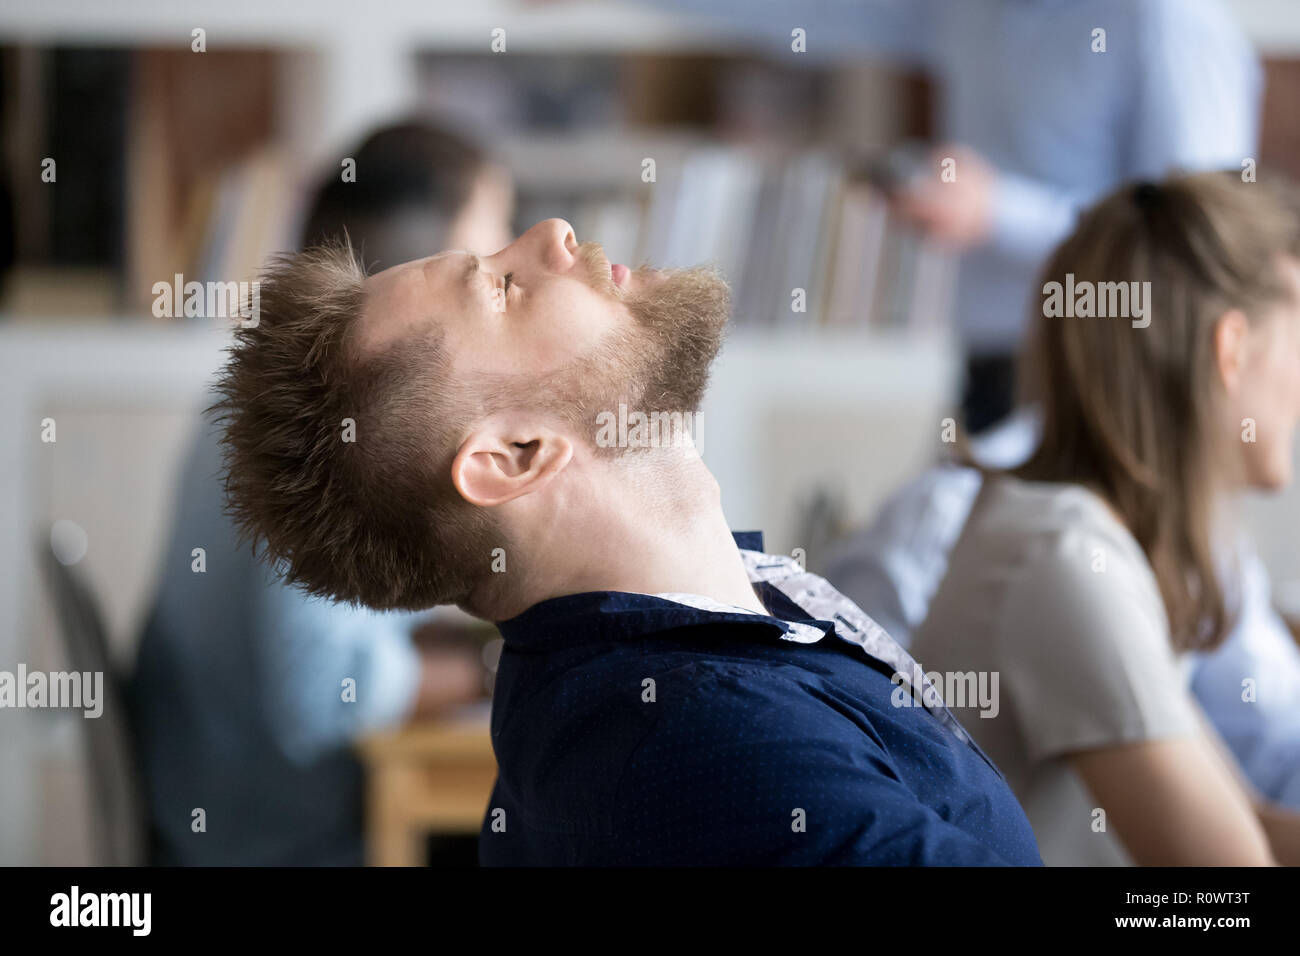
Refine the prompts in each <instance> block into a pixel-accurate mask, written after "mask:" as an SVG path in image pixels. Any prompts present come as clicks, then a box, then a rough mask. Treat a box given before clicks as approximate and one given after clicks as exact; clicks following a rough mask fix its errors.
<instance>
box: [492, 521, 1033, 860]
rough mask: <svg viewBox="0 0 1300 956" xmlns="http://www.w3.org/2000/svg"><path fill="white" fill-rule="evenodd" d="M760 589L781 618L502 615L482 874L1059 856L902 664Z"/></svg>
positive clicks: (588, 607) (559, 603)
mask: <svg viewBox="0 0 1300 956" xmlns="http://www.w3.org/2000/svg"><path fill="white" fill-rule="evenodd" d="M736 537H737V542H738V544H739V545H740V546H741V547H742V548H747V547H748V548H752V549H753V550H754V551H758V550H760V549H761V538H757V537H756V536H745V535H737V536H736ZM742 554H745V552H743V551H742ZM750 557H761V556H753V555H751V556H750ZM773 557H775V556H773ZM751 577H753V574H752V573H751ZM817 580H820V579H817ZM827 587H828V588H829V586H827ZM755 590H756V591H757V593H758V595H759V597H760V598H761V599H762V600H763V602H764V604H765V606H766V607H767V608H768V610H769V611H770V612H771V614H772V616H771V617H763V616H761V615H754V614H746V613H742V612H740V611H739V610H737V611H736V612H734V613H731V612H727V611H719V610H701V609H698V608H696V607H692V606H688V605H686V604H683V603H679V602H677V601H675V600H669V599H665V598H661V597H655V596H651V595H646V594H630V593H623V592H610V591H601V592H588V593H582V594H572V595H567V596H565V597H560V598H555V599H552V600H548V601H543V602H542V603H540V604H537V605H535V606H533V607H531V608H529V609H528V610H527V611H525V612H524V613H523V614H521V615H519V616H518V617H515V618H513V619H511V620H509V621H505V622H502V623H501V624H500V630H501V634H502V636H503V637H504V639H505V649H504V651H503V652H502V655H501V660H500V664H499V667H498V671H497V678H496V686H495V691H494V696H493V705H492V743H493V748H494V750H495V752H496V757H497V762H498V767H499V769H498V778H497V783H496V786H495V788H494V790H493V793H492V798H491V800H490V802H489V805H488V810H487V814H486V816H485V818H484V823H483V828H482V834H481V836H480V840H479V859H480V862H481V863H483V864H484V865H488V866H491V865H505V866H510V865H568V864H578V865H710V864H711V865H732V866H746V865H772V864H870V865H927V864H939V865H960V864H974V865H997V864H1014V865H1039V864H1040V863H1041V860H1040V858H1039V855H1038V847H1037V844H1036V842H1035V840H1034V835H1033V832H1032V831H1031V830H1030V827H1029V822H1028V821H1027V820H1026V819H1025V815H1024V812H1023V811H1022V810H1021V808H1020V805H1019V804H1018V803H1017V802H1016V798H1015V797H1014V796H1013V795H1012V793H1011V791H1010V789H1009V788H1008V787H1007V785H1006V782H1005V781H1004V780H1003V778H1002V775H1001V774H1000V773H999V772H998V771H997V769H996V768H995V767H994V766H993V765H992V764H991V763H990V762H989V760H988V758H987V757H985V756H984V754H983V753H982V752H981V751H979V750H978V749H977V748H976V747H975V745H974V744H973V743H972V742H971V741H970V740H969V735H966V734H961V735H960V736H961V738H962V739H959V737H958V735H956V734H954V732H953V731H952V730H950V729H948V728H947V727H945V726H943V725H942V724H941V723H940V722H939V720H937V719H936V718H935V716H934V715H933V714H932V713H931V712H930V711H929V710H927V709H926V708H923V707H920V706H906V707H899V706H897V705H896V703H895V702H894V701H896V700H897V692H898V690H899V688H898V686H897V685H896V684H895V683H894V682H892V681H891V674H892V673H893V669H892V668H891V667H889V666H888V665H886V664H884V663H883V662H881V661H879V660H876V659H875V658H873V657H871V656H870V655H868V654H867V653H865V652H864V650H863V648H862V647H860V646H858V645H857V644H854V643H851V642H850V641H849V640H847V639H845V640H839V639H836V637H838V635H837V634H836V630H835V629H836V627H837V624H836V623H832V622H830V621H825V620H815V619H813V618H811V617H809V616H808V615H807V613H806V612H804V611H803V610H802V608H800V607H799V606H798V605H797V604H795V603H794V601H793V600H791V599H790V598H789V597H788V596H787V595H786V594H785V593H784V592H783V591H781V590H779V589H778V588H777V587H774V586H773V585H772V584H769V583H763V582H756V583H755ZM832 593H835V592H833V590H832ZM836 597H837V598H839V597H842V596H840V595H838V594H836ZM843 600H847V599H843ZM855 610H856V609H855ZM794 622H798V623H794ZM799 624H803V625H811V626H813V627H815V628H817V629H818V630H819V631H820V632H821V635H820V636H824V637H825V638H826V639H825V640H820V639H817V640H815V641H814V642H811V643H800V642H798V641H807V640H808V639H807V638H806V637H804V638H794V639H793V640H792V639H791V638H789V637H788V635H789V633H790V632H791V629H792V627H795V628H797V627H798V625H799ZM838 626H840V627H843V624H839V625H838ZM804 633H806V630H805V631H804Z"/></svg>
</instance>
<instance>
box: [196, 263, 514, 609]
mask: <svg viewBox="0 0 1300 956" xmlns="http://www.w3.org/2000/svg"><path fill="white" fill-rule="evenodd" d="M365 278H366V273H365V268H364V267H363V265H362V264H361V262H360V261H359V260H358V258H357V256H356V255H355V253H354V252H353V250H352V248H351V246H350V245H349V244H347V243H346V242H343V243H337V244H330V245H324V246H318V247H315V248H312V249H308V250H306V251H305V252H300V253H296V254H289V255H282V256H278V257H276V258H275V259H274V260H272V262H271V263H270V265H269V266H268V267H267V268H266V269H265V270H264V272H263V274H262V276H261V278H260V283H261V286H260V314H259V316H258V321H257V322H256V323H255V324H250V326H249V327H241V328H239V329H238V330H237V331H236V332H235V342H234V344H233V346H232V347H231V349H230V357H229V360H228V361H227V363H226V365H225V367H224V369H223V370H222V372H221V373H220V376H219V378H218V381H217V393H218V395H219V400H218V401H217V402H216V404H214V405H213V407H212V409H211V411H212V412H214V413H215V414H216V417H217V420H218V421H220V422H222V423H224V425H225V436H224V439H223V441H224V445H225V479H226V497H227V507H228V511H229V513H230V515H231V517H232V518H233V519H234V521H235V523H236V525H237V527H238V528H239V531H240V534H241V537H242V538H243V539H245V540H251V542H252V544H253V547H254V548H255V549H256V550H257V551H259V552H260V554H261V555H262V557H263V558H264V559H266V560H267V561H269V562H270V563H272V564H273V565H274V566H275V567H276V569H277V570H278V571H279V572H280V574H281V575H282V576H283V578H284V580H285V581H286V582H288V583H290V584H295V585H297V586H299V587H301V588H302V589H303V590H305V591H307V592H308V593H310V594H314V595H319V596H324V597H330V598H334V599H336V600H341V601H347V602H350V603H354V604H364V605H367V606H369V607H372V608H376V609H381V610H387V609H402V610H421V609H424V608H429V607H433V606H434V605H438V604H461V605H464V604H466V603H468V602H469V598H470V596H471V594H472V592H473V591H474V588H475V586H476V584H477V582H479V581H480V580H481V579H482V578H483V576H484V575H485V574H487V573H488V571H489V569H490V565H491V560H492V557H491V550H492V547H493V530H492V524H493V522H491V521H490V520H489V518H488V517H487V515H485V514H484V513H483V512H482V511H481V510H480V509H477V508H473V507H471V506H470V505H468V504H467V503H466V502H465V501H463V500H462V499H461V498H460V497H459V495H458V494H457V493H456V490H455V488H454V487H453V485H452V483H451V479H450V470H451V469H450V465H451V461H452V459H453V457H454V455H455V452H456V448H457V447H458V445H459V444H460V439H461V437H462V436H461V435H460V434H459V429H460V428H461V427H462V425H461V424H460V423H459V422H458V421H457V418H458V417H459V416H458V415H457V414H456V411H455V410H456V409H457V408H463V407H464V405H463V403H462V402H460V401H459V399H460V396H458V395H457V394H456V390H455V388H454V383H453V382H452V381H451V376H450V375H449V363H448V360H447V356H446V355H445V352H444V350H443V348H442V342H441V340H440V337H439V335H438V331H437V329H436V327H433V328H431V329H430V330H429V331H428V332H424V333H419V334H417V335H415V336H412V337H406V338H403V339H401V340H399V341H398V342H397V343H394V344H393V345H392V346H390V347H387V348H385V349H383V350H377V351H376V352H375V353H374V354H369V353H365V354H363V353H362V352H361V350H360V349H359V348H358V347H357V344H356V336H355V335H354V334H353V333H354V331H355V329H356V327H357V321H358V319H359V318H360V316H361V312H362V309H363V306H364V302H365V293H364V288H363V282H364V281H365ZM349 439H350V440H349ZM498 543H500V542H498Z"/></svg>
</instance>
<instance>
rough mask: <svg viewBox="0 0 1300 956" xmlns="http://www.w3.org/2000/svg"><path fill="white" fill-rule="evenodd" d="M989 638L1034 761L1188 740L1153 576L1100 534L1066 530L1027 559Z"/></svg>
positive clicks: (1181, 682)
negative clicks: (993, 642) (1111, 747)
mask: <svg viewBox="0 0 1300 956" xmlns="http://www.w3.org/2000/svg"><path fill="white" fill-rule="evenodd" d="M996 640H997V646H998V654H997V655H996V660H997V664H998V667H999V669H1000V671H1001V674H1000V680H1001V682H1002V684H1003V693H1005V694H1006V695H1007V699H1008V700H1010V701H1012V702H1013V710H1014V712H1015V716H1016V720H1017V723H1018V727H1019V730H1020V733H1021V736H1022V739H1023V741H1024V744H1025V750H1026V755H1027V756H1028V758H1029V759H1030V760H1031V761H1034V762H1037V761H1041V760H1045V759H1048V758H1050V757H1055V756H1058V755H1060V754H1064V753H1070V752H1072V751H1077V750H1089V749H1093V748H1097V747H1105V746H1109V745H1113V744H1121V743H1133V742H1137V741H1142V740H1154V739H1159V738H1168V737H1180V736H1185V735H1189V734H1192V733H1195V731H1196V715H1195V711H1194V709H1193V706H1192V702H1191V697H1190V692H1189V690H1188V689H1187V682H1186V677H1185V674H1184V671H1183V669H1182V668H1181V667H1180V666H1179V663H1178V659H1177V657H1176V656H1175V654H1174V651H1173V649H1172V647H1171V646H1170V642H1169V627H1168V623H1167V619H1166V617H1165V612H1164V605H1163V603H1162V601H1161V598H1160V595H1159V591H1158V589H1157V585H1156V582H1155V578H1154V577H1153V575H1152V574H1151V570H1150V568H1149V566H1148V565H1147V564H1146V562H1145V560H1144V559H1142V558H1141V557H1140V554H1133V553H1131V549H1130V548H1128V547H1123V546H1121V544H1120V543H1119V542H1117V541H1115V540H1114V539H1113V537H1111V536H1109V535H1106V534H1104V533H1102V532H1100V531H1092V530H1077V531H1076V530H1072V531H1068V532H1066V533H1064V534H1060V535H1054V536H1051V537H1050V538H1047V539H1045V540H1044V541H1043V542H1042V543H1041V547H1039V548H1037V549H1036V550H1034V551H1031V553H1030V554H1029V556H1028V560H1026V561H1025V562H1024V564H1023V565H1022V566H1021V567H1020V568H1019V569H1018V571H1017V573H1016V577H1015V579H1014V580H1013V581H1012V582H1011V583H1010V585H1009V587H1008V588H1007V591H1006V593H1005V604H1004V605H1003V607H1002V608H1001V611H1000V614H999V615H998V628H997V637H996Z"/></svg>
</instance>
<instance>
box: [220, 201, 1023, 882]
mask: <svg viewBox="0 0 1300 956" xmlns="http://www.w3.org/2000/svg"><path fill="white" fill-rule="evenodd" d="M260 310H261V311H260V315H259V320H258V322H257V324H256V325H255V326H253V327H250V328H242V329H240V330H238V332H237V333H236V341H235V344H234V346H233V348H232V350H231V355H230V359H229V362H228V363H227V365H226V367H225V369H224V371H223V373H222V376H221V379H220V382H219V391H220V393H221V400H220V401H219V403H218V405H217V410H218V412H219V413H220V417H221V418H222V419H223V420H224V423H225V426H226V435H225V442H226V449H227V456H226V464H227V493H228V497H229V502H230V506H231V509H232V513H233V514H234V516H235V517H236V519H237V521H238V522H239V523H240V525H241V527H242V529H243V530H244V532H245V533H246V535H248V536H249V537H250V538H252V540H253V541H254V542H256V543H257V545H258V547H259V548H260V549H261V550H262V552H263V553H264V555H265V557H266V558H267V559H268V560H270V561H272V562H274V563H275V564H276V566H277V567H278V568H280V570H281V571H282V573H283V574H284V576H285V578H286V579H287V580H288V581H290V582H292V583H296V584H298V585H299V586H301V587H302V588H304V589H305V590H306V591H308V592H309V593H312V594H317V595H324V596H329V597H332V598H334V599H336V600H340V601H348V602H352V603H360V604H364V605H367V606H369V607H372V608H376V609H406V610H416V609H421V610H422V609H425V608H429V607H433V606H435V605H440V604H454V605H457V606H459V607H461V608H463V609H464V610H466V611H468V612H470V613H471V614H474V615H477V616H479V617H481V618H484V619H486V620H489V621H493V622H495V623H496V624H497V625H498V627H499V629H500V631H501V634H502V636H503V638H504V642H505V648H504V651H503V652H502V656H501V660H500V664H499V668H498V673H497V680H496V686H495V693H494V699H493V707H492V742H493V747H494V749H495V753H496V757H497V762H498V767H499V770H498V779H497V784H496V787H495V789H494V792H493V794H492V797H491V800H490V802H489V805H488V807H487V812H486V814H485V817H484V824H483V829H482V833H481V837H480V841H479V857H480V860H481V861H482V862H483V863H485V864H504V865H524V864H540V865H558V864H579V865H634V864H642V865H681V864H725V865H764V864H844V863H862V864H999V863H1009V864H1022V865H1023V864H1035V865H1036V864H1038V863H1039V862H1040V860H1039V855H1038V850H1037V845H1036V843H1035V841H1034V836H1033V833H1032V832H1031V830H1030V828H1029V825H1028V823H1027V821H1026V819H1025V816H1024V814H1023V812H1022V811H1021V809H1020V806H1019V805H1018V804H1017V803H1016V800H1015V798H1014V797H1013V796H1012V794H1011V792H1010V790H1009V789H1008V788H1007V786H1006V784H1005V782H1004V780H1003V779H1002V776H1001V774H1000V773H999V772H998V770H997V769H996V768H995V767H994V766H993V765H992V763H991V762H990V761H989V760H988V758H987V757H986V756H985V755H984V754H983V753H982V752H981V751H980V750H979V749H978V748H977V747H976V746H975V745H974V743H973V742H972V741H971V740H970V738H969V736H968V735H967V734H966V732H965V731H964V730H963V729H962V728H961V727H960V725H959V724H958V723H957V722H956V720H955V719H954V718H953V717H952V715H951V714H949V713H948V711H947V710H946V709H945V708H944V706H943V703H942V701H941V699H939V697H938V695H937V693H936V692H935V690H934V688H933V687H931V686H930V685H929V684H928V682H927V681H926V679H925V677H924V675H923V673H922V670H921V668H920V667H919V666H918V665H917V663H916V662H915V661H913V660H912V659H911V658H910V657H908V655H907V654H906V652H905V651H903V650H902V649H901V648H900V647H899V646H898V645H897V644H896V643H895V642H894V641H893V640H892V639H891V638H890V637H889V636H888V635H887V634H886V633H885V632H884V631H883V630H882V629H881V628H880V627H879V626H878V625H877V624H876V623H875V622H873V621H872V620H871V619H870V618H869V617H867V615H866V614H864V613H863V612H862V611H861V610H860V609H859V608H857V607H856V606H855V605H853V604H852V602H850V601H848V600H847V599H846V598H844V597H843V596H842V595H840V594H839V593H838V592H836V591H834V590H833V589H832V588H831V587H830V586H829V585H828V584H826V582H825V581H823V580H822V579H821V578H818V577H816V576H814V575H811V574H808V573H805V572H804V571H803V569H802V568H801V567H800V566H799V565H798V564H797V563H795V562H794V561H792V560H791V559H789V558H785V557H782V556H779V555H765V554H763V553H762V545H761V538H760V537H759V536H758V535H743V534H741V535H734V536H733V535H732V534H731V533H730V531H729V530H728V527H727V523H726V520H725V518H724V517H723V513H722V506H721V495H720V492H719V488H718V485H717V482H716V481H714V479H713V477H712V475H710V473H709V471H708V469H707V468H706V467H705V465H704V462H703V460H702V459H701V458H700V455H699V453H698V451H697V450H696V449H695V448H694V446H693V445H692V443H691V440H690V434H689V431H688V430H686V429H679V430H678V432H677V433H676V434H673V435H671V436H669V438H670V440H667V441H665V440H663V436H660V440H659V441H656V442H653V443H646V442H635V443H631V442H612V443H611V442H609V441H608V440H597V433H598V432H602V429H603V432H602V433H603V434H607V433H608V429H607V428H606V427H605V426H602V424H600V423H601V422H608V420H609V417H610V415H612V414H615V413H619V414H622V413H623V412H622V411H621V410H620V406H626V409H627V410H628V414H631V413H639V414H641V415H643V416H646V417H647V418H649V417H654V418H655V419H656V420H657V421H669V422H677V421H682V422H687V421H691V420H692V418H691V416H693V415H694V414H695V413H696V412H697V411H698V409H699V406H700V402H701V399H702V397H703V394H704V390H705V387H706V384H707V381H708V373H709V368H710V365H711V364H712V362H713V359H714V357H715V356H716V354H717V352H718V350H719V347H720V345H721V341H722V335H723V330H724V327H725V325H726V321H727V315H728V311H729V294H728V289H727V286H726V283H725V282H724V281H723V279H722V278H721V277H720V276H718V275H717V274H716V273H715V272H713V271H711V270H709V269H706V268H698V269H688V270H675V271H660V270H654V269H649V268H641V269H636V270H632V269H629V268H627V267H626V266H622V265H613V266H611V265H610V264H609V263H608V261H607V259H606V258H605V256H604V254H603V252H602V251H601V249H600V247H599V246H597V245H595V244H594V243H582V244H579V243H578V242H577V240H576V238H575V236H574V234H573V230H572V228H570V226H569V224H568V223H566V222H564V221H563V220H558V219H552V220H547V221H545V222H542V223H539V224H537V225H536V226H534V227H533V228H531V229H529V230H528V231H527V232H525V233H524V234H523V235H522V236H520V237H519V238H518V239H517V240H515V241H514V242H513V243H511V244H510V245H509V246H507V247H506V248H505V249H502V250H501V251H500V252H498V253H496V254H495V255H491V256H482V257H480V256H476V255H474V254H472V253H468V252H458V251H453V252H443V253H440V254H438V255H434V256H430V257H428V258H425V259H418V260H415V261H413V262H408V263H405V264H403V265H399V266H395V267H393V268H390V269H387V270H385V271H383V272H380V273H378V274H376V275H373V276H369V277H367V276H366V274H365V271H364V269H363V268H362V267H361V265H360V263H359V262H358V261H357V259H356V257H355V255H354V254H353V253H352V251H351V250H350V249H349V248H347V247H346V246H344V247H337V246H326V247H318V248H316V249H312V250H308V251H306V252H304V253H300V254H297V255H290V256H284V257H281V258H279V259H277V260H276V261H274V262H273V263H272V264H271V266H270V267H269V268H268V270H267V271H266V273H265V274H264V276H263V277H262V284H261V299H260ZM918 705H919V706H918Z"/></svg>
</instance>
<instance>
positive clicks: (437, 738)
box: [358, 722, 497, 866]
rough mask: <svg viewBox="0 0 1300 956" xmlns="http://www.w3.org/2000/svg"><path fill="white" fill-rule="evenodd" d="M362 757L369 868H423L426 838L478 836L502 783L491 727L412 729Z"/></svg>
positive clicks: (371, 745) (369, 744)
mask: <svg viewBox="0 0 1300 956" xmlns="http://www.w3.org/2000/svg"><path fill="white" fill-rule="evenodd" d="M358 749H359V750H360V756H361V761H362V763H363V764H364V765H365V769H366V862H367V863H368V864H369V865H371V866H424V865H425V862H426V843H425V838H426V837H427V836H428V834H430V833H447V834H471V835H476V834H477V833H478V832H479V828H480V827H481V826H482V824H483V815H484V813H485V812H486V810H487V804H488V798H489V797H490V796H491V795H492V785H493V784H494V783H495V781H496V775H497V764H496V758H495V756H494V755H493V753H492V739H491V735H490V733H489V731H488V726H487V724H486V723H477V722H476V723H472V724H470V723H420V724H412V725H409V726H407V727H404V728H402V729H400V730H394V731H388V732H385V733H381V734H374V735H372V736H370V737H367V738H366V739H364V740H362V741H361V742H360V744H359V746H358Z"/></svg>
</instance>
